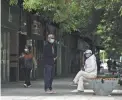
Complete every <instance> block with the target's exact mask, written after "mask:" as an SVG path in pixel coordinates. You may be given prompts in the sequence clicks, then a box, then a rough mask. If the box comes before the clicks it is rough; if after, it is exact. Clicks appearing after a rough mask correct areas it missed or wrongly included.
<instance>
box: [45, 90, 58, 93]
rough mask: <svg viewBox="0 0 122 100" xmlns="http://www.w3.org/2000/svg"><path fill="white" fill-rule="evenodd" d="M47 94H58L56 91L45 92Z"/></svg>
mask: <svg viewBox="0 0 122 100" xmlns="http://www.w3.org/2000/svg"><path fill="white" fill-rule="evenodd" d="M45 93H47V94H54V93H56V92H55V91H52V90H51V91H50V90H48V91H45Z"/></svg>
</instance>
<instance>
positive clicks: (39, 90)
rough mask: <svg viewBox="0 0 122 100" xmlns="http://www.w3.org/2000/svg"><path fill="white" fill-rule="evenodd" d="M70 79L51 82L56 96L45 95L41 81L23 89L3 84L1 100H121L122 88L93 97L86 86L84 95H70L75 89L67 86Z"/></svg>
mask: <svg viewBox="0 0 122 100" xmlns="http://www.w3.org/2000/svg"><path fill="white" fill-rule="evenodd" d="M71 80H72V79H69V78H68V79H55V80H54V82H53V87H54V90H56V92H57V93H56V94H45V93H44V90H43V86H44V85H43V81H33V82H32V87H30V88H24V87H23V82H18V83H9V84H3V85H2V88H1V95H2V98H1V100H52V99H53V100H98V98H99V100H103V99H104V100H122V86H121V87H120V86H118V87H117V89H119V91H118V90H114V91H113V93H112V95H111V96H106V97H103V96H95V95H93V91H92V90H90V89H88V88H89V87H88V86H86V87H85V88H86V89H85V93H82V94H76V93H71V92H70V91H72V90H73V89H76V87H71V86H70V85H69V84H70V82H71Z"/></svg>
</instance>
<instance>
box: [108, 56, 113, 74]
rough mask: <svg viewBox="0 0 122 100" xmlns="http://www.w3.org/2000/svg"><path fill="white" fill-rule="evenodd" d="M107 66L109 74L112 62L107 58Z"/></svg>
mask: <svg viewBox="0 0 122 100" xmlns="http://www.w3.org/2000/svg"><path fill="white" fill-rule="evenodd" d="M107 65H108V71H109V72H110V71H111V68H112V60H111V58H109V60H108V61H107Z"/></svg>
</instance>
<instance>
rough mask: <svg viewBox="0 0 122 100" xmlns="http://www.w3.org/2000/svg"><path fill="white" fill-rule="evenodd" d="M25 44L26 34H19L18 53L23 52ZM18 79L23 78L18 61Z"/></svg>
mask: <svg viewBox="0 0 122 100" xmlns="http://www.w3.org/2000/svg"><path fill="white" fill-rule="evenodd" d="M25 45H26V35H23V34H19V55H21V53H22V52H24V48H25ZM19 80H20V81H23V80H24V72H23V70H22V69H21V68H20V63H19Z"/></svg>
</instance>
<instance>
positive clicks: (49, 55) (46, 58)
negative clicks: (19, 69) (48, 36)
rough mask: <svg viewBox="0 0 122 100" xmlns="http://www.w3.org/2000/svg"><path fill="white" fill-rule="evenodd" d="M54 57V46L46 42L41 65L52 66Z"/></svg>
mask: <svg viewBox="0 0 122 100" xmlns="http://www.w3.org/2000/svg"><path fill="white" fill-rule="evenodd" d="M52 47H53V48H54V52H53V50H52ZM55 57H56V52H55V47H54V45H53V44H51V43H49V42H47V43H46V44H45V46H44V51H43V64H44V65H51V66H53V65H54V63H55V61H54V58H55Z"/></svg>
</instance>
